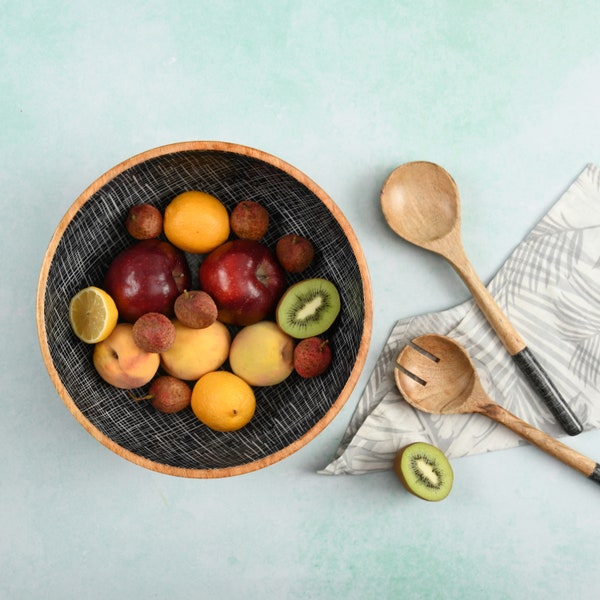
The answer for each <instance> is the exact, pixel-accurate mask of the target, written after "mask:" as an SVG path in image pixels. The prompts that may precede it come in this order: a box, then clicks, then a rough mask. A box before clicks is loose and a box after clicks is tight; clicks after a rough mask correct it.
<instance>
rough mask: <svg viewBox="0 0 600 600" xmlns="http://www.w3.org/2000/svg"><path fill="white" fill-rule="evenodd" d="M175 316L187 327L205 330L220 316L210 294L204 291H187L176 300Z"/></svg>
mask: <svg viewBox="0 0 600 600" xmlns="http://www.w3.org/2000/svg"><path fill="white" fill-rule="evenodd" d="M173 308H174V310H175V316H176V317H177V319H178V320H179V321H180V322H181V324H182V325H185V326H186V327H191V328H192V329H205V328H206V327H209V326H210V325H212V324H213V323H214V322H215V321H216V320H217V316H218V310H217V305H216V304H215V301H214V300H213V299H212V298H211V296H210V295H209V294H207V293H206V292H203V291H202V290H192V291H189V292H188V291H185V292H183V293H182V294H180V295H179V296H177V299H176V300H175V305H174V307H173Z"/></svg>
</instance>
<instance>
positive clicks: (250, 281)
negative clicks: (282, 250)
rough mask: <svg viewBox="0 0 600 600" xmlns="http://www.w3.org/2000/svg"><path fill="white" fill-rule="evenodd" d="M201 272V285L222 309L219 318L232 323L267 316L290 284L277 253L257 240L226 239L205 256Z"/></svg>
mask: <svg viewBox="0 0 600 600" xmlns="http://www.w3.org/2000/svg"><path fill="white" fill-rule="evenodd" d="M199 276H200V287H201V288H202V289H203V290H204V291H205V292H206V293H207V294H209V295H210V296H211V297H212V299H213V300H214V301H215V303H216V305H217V308H218V309H219V320H220V321H223V322H224V323H229V324H232V325H252V323H257V322H258V321H261V320H262V319H264V318H265V317H266V316H267V315H268V314H269V313H270V312H271V311H272V310H273V309H274V308H275V305H276V304H277V302H278V301H279V298H280V297H281V295H282V294H283V292H284V290H285V287H286V284H285V273H284V271H283V269H282V268H281V266H280V265H279V263H278V262H277V258H276V256H275V254H274V253H273V252H271V250H270V249H269V248H267V246H265V245H264V244H263V243H261V242H257V241H254V240H233V241H230V242H225V244H223V245H222V246H219V247H218V248H217V249H215V250H213V251H212V252H211V253H210V254H209V255H208V256H207V257H206V258H205V259H204V262H203V263H202V264H201V265H200V272H199Z"/></svg>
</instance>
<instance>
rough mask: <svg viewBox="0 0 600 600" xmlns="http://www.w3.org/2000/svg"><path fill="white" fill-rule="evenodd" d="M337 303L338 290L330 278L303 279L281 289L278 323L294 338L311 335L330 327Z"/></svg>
mask: <svg viewBox="0 0 600 600" xmlns="http://www.w3.org/2000/svg"><path fill="white" fill-rule="evenodd" d="M340 307H341V301H340V294H339V292H338V290H337V288H336V287H335V285H334V284H333V283H331V281H329V280H327V279H323V278H319V277H317V278H314V279H305V280H304V281H300V282H298V283H295V284H294V285H292V286H291V287H290V288H288V290H287V291H286V292H284V294H283V296H282V297H281V300H280V301H279V304H278V305H277V311H276V319H277V324H278V325H279V327H280V328H281V329H283V331H285V332H286V333H287V334H288V335H291V336H292V337H294V338H297V339H305V338H309V337H313V336H315V335H320V334H321V333H323V332H324V331H327V330H328V329H329V328H330V327H331V325H332V324H333V322H334V321H335V319H336V318H337V316H338V314H339V312H340Z"/></svg>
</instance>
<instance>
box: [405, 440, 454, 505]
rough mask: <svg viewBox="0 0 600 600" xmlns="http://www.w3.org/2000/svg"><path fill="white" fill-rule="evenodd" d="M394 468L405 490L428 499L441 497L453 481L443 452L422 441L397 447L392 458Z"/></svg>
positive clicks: (433, 499) (435, 500)
mask: <svg viewBox="0 0 600 600" xmlns="http://www.w3.org/2000/svg"><path fill="white" fill-rule="evenodd" d="M394 471H395V473H396V475H397V476H398V478H399V479H400V481H401V482H402V484H403V485H404V487H405V488H406V489H407V490H408V491H409V492H411V493H412V494H414V495H415V496H418V497H419V498H423V500H428V501H429V502H437V501H439V500H443V499H444V498H445V497H446V496H447V495H448V494H449V493H450V490H451V489H452V483H453V481H454V473H453V471H452V467H451V465H450V463H449V462H448V459H447V458H446V455H445V454H444V453H443V452H442V451H441V450H440V449H439V448H436V447H435V446H432V445H431V444H427V443H426V442H415V443H413V444H409V445H408V446H405V447H404V448H401V449H400V450H399V451H398V453H397V454H396V458H395V459H394Z"/></svg>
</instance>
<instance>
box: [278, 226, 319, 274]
mask: <svg viewBox="0 0 600 600" xmlns="http://www.w3.org/2000/svg"><path fill="white" fill-rule="evenodd" d="M275 254H276V255H277V259H278V260H279V263H280V264H281V266H282V267H283V268H284V269H285V270H286V271H287V272H288V273H300V272H302V271H304V270H305V269H307V268H308V267H309V266H310V264H311V263H312V261H313V258H314V255H315V250H314V247H313V245H312V242H311V241H310V240H309V239H307V238H305V237H303V236H301V235H296V234H295V233H289V234H288V235H284V236H283V237H282V238H280V239H279V241H278V242H277V245H276V246H275Z"/></svg>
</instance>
